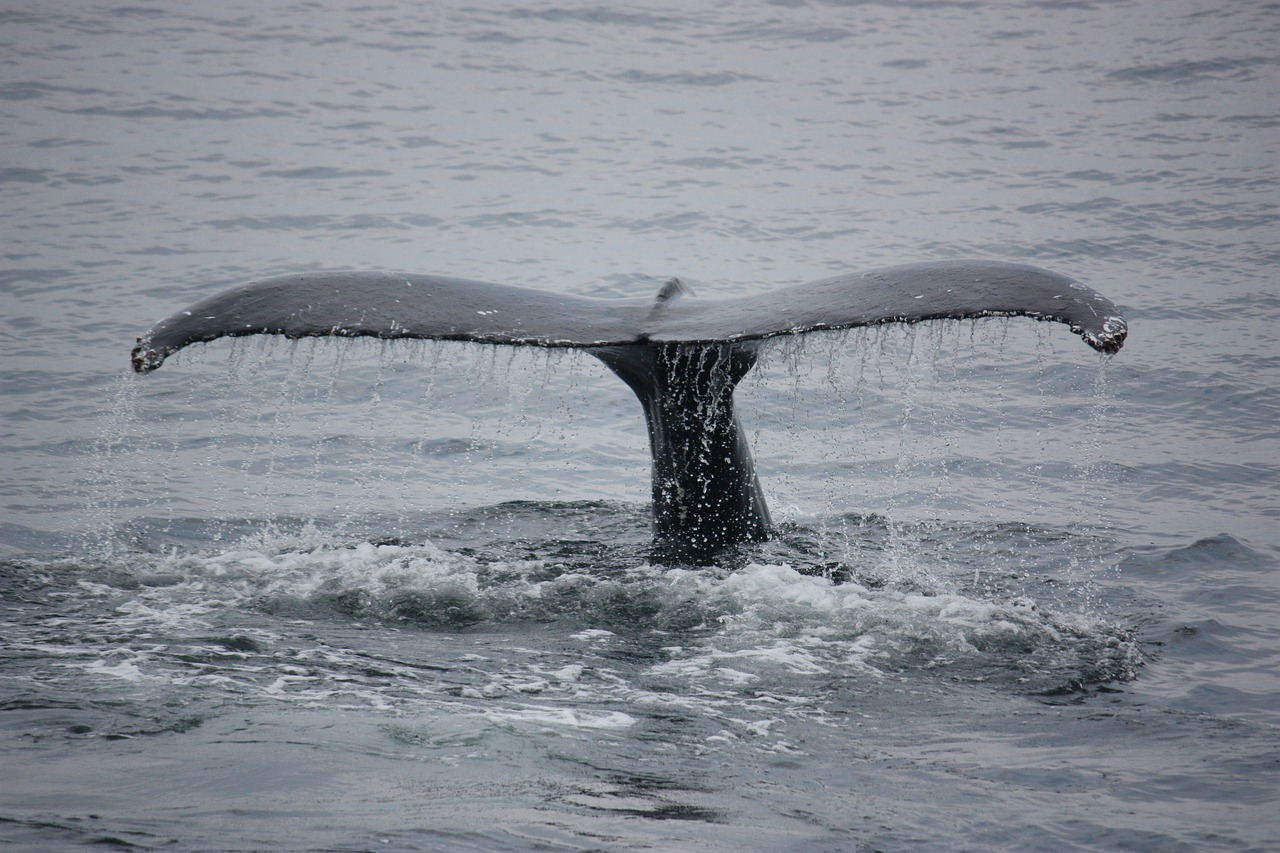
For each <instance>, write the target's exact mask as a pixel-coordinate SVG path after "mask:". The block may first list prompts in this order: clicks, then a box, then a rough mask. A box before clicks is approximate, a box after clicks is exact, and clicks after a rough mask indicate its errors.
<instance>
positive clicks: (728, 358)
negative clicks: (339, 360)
mask: <svg viewBox="0 0 1280 853" xmlns="http://www.w3.org/2000/svg"><path fill="white" fill-rule="evenodd" d="M981 317H1027V318H1030V319H1033V320H1040V321H1049V322H1057V323H1062V324H1065V325H1067V326H1068V327H1069V328H1070V329H1071V330H1072V331H1073V332H1075V333H1076V334H1078V335H1079V336H1080V337H1081V338H1082V339H1083V340H1084V342H1085V343H1086V344H1088V345H1089V346H1090V347H1092V348H1093V349H1095V350H1097V351H1099V352H1102V353H1106V354H1108V355H1110V354H1114V353H1116V352H1118V351H1119V350H1120V348H1121V347H1122V346H1123V344H1124V341H1125V338H1126V336H1127V334H1128V323H1127V321H1126V320H1125V318H1124V316H1123V315H1122V314H1121V313H1120V311H1119V310H1118V309H1117V308H1116V306H1115V305H1114V304H1113V303H1112V302H1111V301H1110V300H1109V299H1107V298H1106V297H1105V296H1103V295H1102V294H1100V293H1098V292H1097V291H1095V290H1093V289H1092V288H1090V287H1088V286H1086V285H1084V284H1082V283H1080V282H1078V281H1076V280H1074V279H1072V278H1069V277H1067V276H1064V275H1060V274H1058V273H1055V272H1050V271H1049V270H1044V269H1040V268H1038V267H1034V266H1030V265H1026V264H1019V263H1010V262H1003V261H987V260H951V261H936V262H928V263H916V264H906V265H899V266H891V267H884V268H880V269H873V270H867V271H863V272H854V273H846V274H842V275H837V276H834V277H831V278H824V279H821V280H818V281H813V282H809V283H807V284H798V285H792V286H789V287H781V288H778V289H775V290H772V291H769V292H766V293H761V294H752V295H745V296H735V297H725V298H717V299H702V298H697V297H695V296H694V294H693V291H692V289H691V288H690V287H689V286H688V285H687V284H686V283H685V282H684V281H683V280H682V279H680V278H671V279H669V280H667V281H666V282H665V283H664V284H663V285H662V286H661V287H660V289H659V290H658V292H657V294H656V295H654V296H653V297H649V298H599V297H587V296H576V295H570V294H563V293H551V292H547V291H543V290H538V289H534V288H528V287H521V286H516V285H508V284H493V283H488V282H482V281H472V280H468V279H463V278H454V277H450V276H440V275H425V274H398V273H390V272H330V271H325V272H308V273H297V274H291V275H284V276H279V277H275V278H269V279H264V280H260V281H254V282H250V283H248V284H244V285H241V286H238V287H234V288H232V289H230V290H226V291H223V292H220V293H217V294H215V295H213V296H210V297H209V298H207V299H204V300H202V301H200V302H197V303H195V304H194V305H191V306H190V307H188V308H185V309H183V310H181V311H179V312H177V313H176V314H174V315H172V316H171V317H168V318H167V319H164V320H161V321H160V322H158V323H156V324H155V325H154V326H152V327H151V329H150V330H148V331H147V332H145V333H144V334H143V335H142V336H140V337H139V338H138V339H137V344H136V346H135V347H134V348H133V352H132V364H133V369H134V370H135V371H136V372H138V373H149V372H151V371H153V370H156V369H157V368H159V367H160V366H161V365H162V364H163V363H164V361H165V359H166V358H167V357H168V356H170V355H172V354H173V353H175V352H177V351H178V350H180V349H182V348H183V347H186V346H189V345H191V344H196V343H202V342H207V341H212V340H215V339H218V338H223V337H238V336H243V335H281V336H284V337H286V338H291V339H298V338H306V337H316V336H334V337H372V338H379V339H383V340H394V339H399V338H417V339H430V340H443V341H470V342H476V343H482V344H493V345H502V346H532V347H548V348H574V349H580V350H583V351H585V352H587V353H589V354H591V355H592V356H594V357H595V358H597V359H599V360H600V361H601V362H603V363H604V365H605V366H606V367H608V368H609V370H611V371H612V372H613V373H614V374H615V375H617V377H618V378H619V379H621V380H622V381H623V382H624V383H625V384H626V385H627V386H628V387H629V388H631V390H632V391H633V392H634V393H635V395H636V397H637V398H638V399H639V401H640V404H641V406H642V409H643V412H644V418H645V424H646V426H647V428H648V435H649V450H650V455H651V460H652V465H651V467H652V495H653V501H652V515H653V542H654V549H653V553H654V554H655V555H658V556H660V557H662V558H664V559H673V560H706V559H710V558H712V557H713V556H714V555H716V554H717V553H719V552H721V551H723V550H724V549H726V548H730V547H733V546H737V545H740V544H744V543H751V542H758V541H762V540H765V539H767V538H769V536H770V534H771V531H772V529H773V525H772V521H771V519H770V516H769V508H768V505H767V503H766V501H765V497H764V493H763V491H762V490H761V486H760V481H759V478H758V477H757V476H756V470H755V463H754V461H753V459H752V455H751V449H750V447H749V446H748V442H747V440H746V436H745V434H744V431H743V429H742V426H741V423H740V421H739V419H738V416H737V414H736V413H735V411H734V400H733V394H734V389H735V388H736V387H737V385H738V383H739V382H740V381H741V380H742V379H743V377H745V376H746V375H747V374H748V373H749V372H750V371H751V369H752V367H754V366H755V364H756V361H757V358H758V356H759V353H760V348H761V346H763V345H764V343H765V342H766V341H768V340H770V339H772V338H777V337H781V336H786V335H801V334H806V333H810V332H815V331H819V330H827V329H830V330H839V329H850V328H856V327H863V326H876V325H882V324H886V323H906V324H914V323H921V322H925V321H930V320H962V319H973V318H981Z"/></svg>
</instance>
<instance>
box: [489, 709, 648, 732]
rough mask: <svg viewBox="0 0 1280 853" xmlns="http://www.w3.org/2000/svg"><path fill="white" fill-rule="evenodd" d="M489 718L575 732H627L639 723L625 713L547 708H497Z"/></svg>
mask: <svg viewBox="0 0 1280 853" xmlns="http://www.w3.org/2000/svg"><path fill="white" fill-rule="evenodd" d="M485 717H486V718H487V719H489V720H491V721H493V722H496V723H518V724H520V725H521V726H530V725H536V726H563V727H566V728H574V729H626V728H630V727H631V726H634V725H635V724H636V718H635V717H633V716H631V715H630V714H625V713H623V712H622V711H588V710H582V709H578V708H554V707H544V706H527V707H524V708H516V709H502V710H498V709H495V710H490V711H486V712H485Z"/></svg>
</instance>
